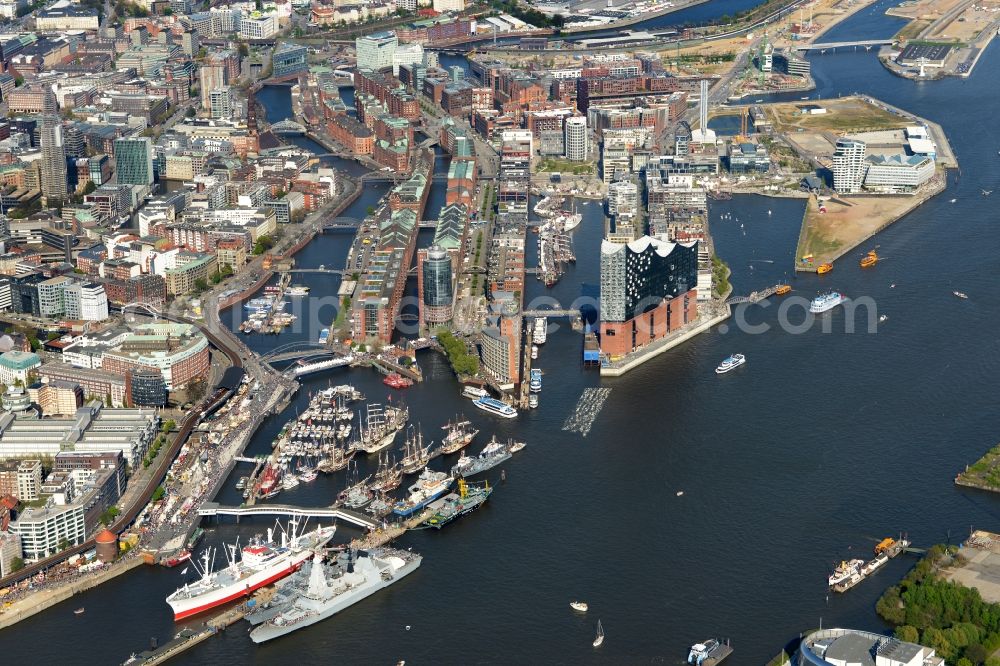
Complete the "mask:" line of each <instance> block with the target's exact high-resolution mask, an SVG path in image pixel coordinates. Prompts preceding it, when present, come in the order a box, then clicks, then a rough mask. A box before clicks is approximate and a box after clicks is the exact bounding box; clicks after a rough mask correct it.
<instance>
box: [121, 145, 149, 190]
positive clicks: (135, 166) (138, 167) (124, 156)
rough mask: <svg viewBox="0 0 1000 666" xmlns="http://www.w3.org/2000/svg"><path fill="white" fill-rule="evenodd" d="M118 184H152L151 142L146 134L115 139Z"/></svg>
mask: <svg viewBox="0 0 1000 666" xmlns="http://www.w3.org/2000/svg"><path fill="white" fill-rule="evenodd" d="M115 164H116V166H117V169H118V184H119V185H152V184H153V176H154V171H153V142H152V140H150V138H149V137H148V136H132V137H123V138H121V139H115Z"/></svg>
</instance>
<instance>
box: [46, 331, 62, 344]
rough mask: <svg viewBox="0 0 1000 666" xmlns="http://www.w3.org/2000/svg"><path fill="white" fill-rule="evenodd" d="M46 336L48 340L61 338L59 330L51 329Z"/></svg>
mask: <svg viewBox="0 0 1000 666" xmlns="http://www.w3.org/2000/svg"><path fill="white" fill-rule="evenodd" d="M45 338H46V339H47V340H49V341H50V342H51V341H52V340H58V339H59V331H49V332H48V334H46V336H45Z"/></svg>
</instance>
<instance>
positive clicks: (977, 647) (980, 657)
mask: <svg viewBox="0 0 1000 666" xmlns="http://www.w3.org/2000/svg"><path fill="white" fill-rule="evenodd" d="M989 656H990V655H989V653H988V652H987V651H986V648H985V647H984V646H983V644H982V643H972V644H970V645H969V646H968V647H967V648H965V655H964V658H965V659H968V660H969V661H970V662H972V663H973V664H975V665H976V666H979V665H980V664H985V663H986V660H987V659H988V658H989Z"/></svg>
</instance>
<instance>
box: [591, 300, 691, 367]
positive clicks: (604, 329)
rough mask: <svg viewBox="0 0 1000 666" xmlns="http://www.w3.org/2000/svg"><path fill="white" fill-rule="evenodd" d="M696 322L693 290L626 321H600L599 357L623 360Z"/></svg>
mask: <svg viewBox="0 0 1000 666" xmlns="http://www.w3.org/2000/svg"><path fill="white" fill-rule="evenodd" d="M697 318H698V298H697V293H696V291H695V290H694V289H692V290H691V291H689V292H687V293H686V294H681V295H680V296H677V297H676V298H672V299H670V300H664V301H663V302H661V303H660V304H659V305H658V306H656V307H655V308H653V309H652V310H649V311H648V312H644V313H643V314H641V315H639V316H637V317H634V318H632V319H629V320H628V321H623V322H616V321H602V322H601V328H600V336H601V353H602V354H605V355H607V356H622V355H624V354H627V353H629V352H631V351H635V350H636V349H639V348H640V347H644V346H646V345H648V344H649V343H651V342H655V341H656V340H659V339H660V338H664V337H666V336H667V335H669V334H671V333H673V332H674V331H676V330H678V329H680V328H683V327H684V326H685V325H686V324H689V323H691V322H693V321H694V320H695V319H697Z"/></svg>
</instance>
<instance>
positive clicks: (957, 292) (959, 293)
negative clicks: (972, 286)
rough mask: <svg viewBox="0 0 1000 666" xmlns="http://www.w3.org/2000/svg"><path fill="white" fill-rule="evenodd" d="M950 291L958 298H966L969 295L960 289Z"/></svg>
mask: <svg viewBox="0 0 1000 666" xmlns="http://www.w3.org/2000/svg"><path fill="white" fill-rule="evenodd" d="M951 293H953V294H955V295H956V296H958V297H959V298H968V297H969V295H968V294H966V293H964V292H961V291H953V292H951Z"/></svg>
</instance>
